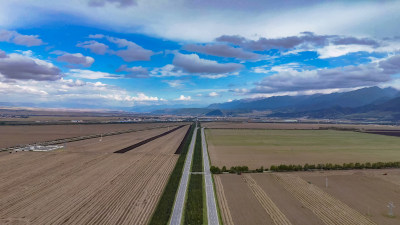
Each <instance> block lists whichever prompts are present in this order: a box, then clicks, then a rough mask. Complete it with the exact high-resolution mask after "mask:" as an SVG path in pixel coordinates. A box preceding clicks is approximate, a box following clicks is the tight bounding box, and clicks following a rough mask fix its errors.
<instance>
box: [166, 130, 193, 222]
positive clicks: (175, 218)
mask: <svg viewBox="0 0 400 225" xmlns="http://www.w3.org/2000/svg"><path fill="white" fill-rule="evenodd" d="M196 135H197V127H196V128H195V129H194V132H193V136H192V141H191V142H190V147H189V151H188V154H187V156H186V161H185V167H184V168H183V173H182V177H181V183H180V184H179V189H178V194H177V195H176V199H175V205H174V210H173V211H172V216H171V220H170V223H169V224H171V225H180V224H181V220H182V215H183V208H184V207H183V206H184V203H185V197H186V190H187V186H188V181H189V174H190V166H191V165H192V158H193V150H194V144H195V142H196Z"/></svg>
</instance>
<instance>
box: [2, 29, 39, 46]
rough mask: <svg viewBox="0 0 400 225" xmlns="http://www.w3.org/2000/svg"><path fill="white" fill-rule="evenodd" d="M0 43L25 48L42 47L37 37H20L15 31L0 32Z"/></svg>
mask: <svg viewBox="0 0 400 225" xmlns="http://www.w3.org/2000/svg"><path fill="white" fill-rule="evenodd" d="M0 41H5V42H10V43H14V44H16V45H23V46H27V47H32V46H39V45H44V44H45V43H44V42H43V41H42V40H41V39H40V38H39V36H38V35H22V34H20V33H18V32H16V31H8V30H1V31H0Z"/></svg>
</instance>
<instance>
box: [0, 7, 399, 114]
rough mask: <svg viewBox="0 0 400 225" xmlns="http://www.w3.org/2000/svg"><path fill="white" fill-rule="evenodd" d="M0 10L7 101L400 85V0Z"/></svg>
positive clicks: (161, 98) (167, 102)
mask: <svg viewBox="0 0 400 225" xmlns="http://www.w3.org/2000/svg"><path fill="white" fill-rule="evenodd" d="M0 3H1V4H0V105H2V106H32V107H48V108H81V109H91V108H96V109H111V110H129V111H151V110H154V109H157V108H174V107H205V106H207V105H209V104H212V103H220V102H229V101H232V100H237V99H249V98H261V97H270V96H280V95H304V94H306V95H309V94H315V93H332V92H341V91H349V90H354V89H358V88H362V87H370V86H379V87H389V86H390V87H394V88H397V89H400V22H399V21H400V13H399V11H400V1H384V0H382V1H361V0H360V1H358V0H354V1H316V0H304V1H302V0H284V1H261V0H259V1H257V0H249V1H241V0H220V1H215V0H187V1H185V0H174V1H167V0H69V1H50V0H14V1H7V0H0Z"/></svg>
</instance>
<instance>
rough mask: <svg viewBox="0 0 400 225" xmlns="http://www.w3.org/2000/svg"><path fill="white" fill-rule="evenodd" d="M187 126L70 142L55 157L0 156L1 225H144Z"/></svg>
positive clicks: (36, 154) (30, 154) (48, 154)
mask: <svg viewBox="0 0 400 225" xmlns="http://www.w3.org/2000/svg"><path fill="white" fill-rule="evenodd" d="M187 129H188V126H186V127H184V128H181V129H179V130H177V131H175V132H173V133H171V134H168V135H166V136H164V137H161V138H159V139H156V140H154V141H152V142H150V143H147V144H145V145H143V146H140V147H138V148H136V149H134V150H132V151H129V152H127V153H124V154H115V153H112V152H114V151H116V150H119V149H121V148H124V147H127V146H129V145H132V144H134V143H137V142H139V141H141V140H144V139H147V138H149V137H151V136H154V135H157V134H161V133H163V132H165V131H167V128H162V129H155V130H149V131H139V132H135V133H130V134H122V135H116V136H110V137H104V138H103V140H102V141H101V142H100V141H99V140H98V139H89V140H84V141H79V142H73V143H70V144H68V145H67V147H66V149H64V150H57V151H54V152H18V153H12V154H9V153H1V154H0V196H1V198H0V224H61V223H63V224H146V223H147V222H148V220H149V218H150V216H151V214H152V212H153V210H154V208H155V206H156V204H157V202H158V199H159V197H160V195H161V193H162V191H163V189H164V186H165V184H166V182H167V179H168V177H169V175H170V173H171V171H172V169H173V168H174V166H175V163H176V160H177V158H178V155H174V152H175V150H176V149H177V147H178V146H179V144H180V142H181V140H182V139H183V137H184V135H185V133H186V131H187Z"/></svg>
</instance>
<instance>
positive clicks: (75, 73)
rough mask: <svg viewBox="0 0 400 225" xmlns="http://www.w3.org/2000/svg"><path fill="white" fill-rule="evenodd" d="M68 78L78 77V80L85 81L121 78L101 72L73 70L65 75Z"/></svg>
mask: <svg viewBox="0 0 400 225" xmlns="http://www.w3.org/2000/svg"><path fill="white" fill-rule="evenodd" d="M65 74H66V75H68V76H72V77H76V78H84V79H91V80H95V79H118V78H121V76H119V75H116V74H110V73H105V72H100V71H92V70H81V69H71V70H69V72H67V73H65Z"/></svg>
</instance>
